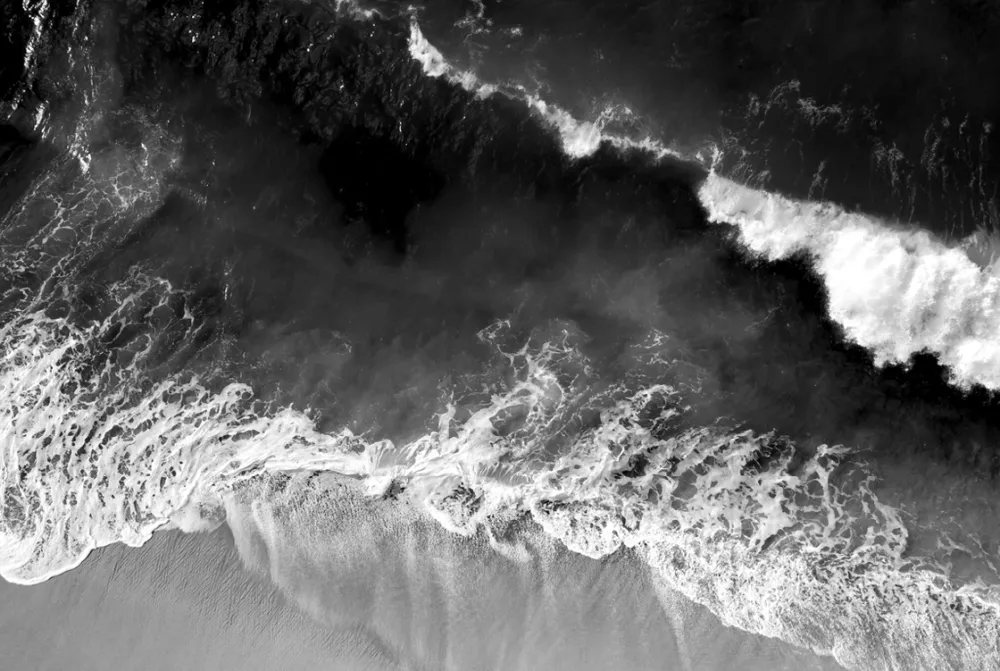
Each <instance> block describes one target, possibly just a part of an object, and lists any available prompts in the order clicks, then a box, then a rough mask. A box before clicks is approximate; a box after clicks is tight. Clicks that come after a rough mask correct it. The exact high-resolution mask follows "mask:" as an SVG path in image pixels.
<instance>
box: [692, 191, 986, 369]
mask: <svg viewBox="0 0 1000 671" xmlns="http://www.w3.org/2000/svg"><path fill="white" fill-rule="evenodd" d="M699 195H700V198H701V200H702V202H703V203H704V204H705V206H706V208H707V209H708V212H709V216H710V218H711V220H712V221H714V222H719V223H728V224H732V225H734V226H736V227H737V228H738V229H739V235H740V241H741V242H742V244H744V245H745V246H746V248H747V250H748V251H749V252H751V253H752V254H754V255H757V256H760V257H763V258H766V259H768V260H777V259H784V258H788V257H790V256H792V255H795V254H805V255H807V256H808V257H810V258H811V259H812V261H813V263H814V266H815V268H816V270H817V272H818V273H819V274H820V276H821V277H822V279H823V282H824V285H825V287H826V290H827V294H828V296H829V313H830V316H831V318H833V319H834V320H835V321H836V322H837V323H839V324H840V325H841V326H843V328H844V331H845V333H846V334H847V336H848V337H849V338H850V339H851V340H853V341H854V342H856V343H858V344H859V345H862V346H863V347H866V348H868V349H870V350H871V351H872V352H873V353H874V355H875V360H876V363H877V364H878V365H885V364H889V363H903V364H905V363H907V362H908V361H909V359H910V358H911V357H912V356H913V355H914V354H917V353H918V352H923V351H927V352H933V353H935V354H937V355H938V356H939V358H940V360H941V362H942V363H943V364H944V365H946V366H948V368H949V371H950V374H951V381H952V383H954V384H956V385H958V386H960V387H963V388H967V387H969V386H971V385H973V384H979V385H983V386H984V387H986V388H988V389H997V388H1000V344H998V341H997V337H996V334H997V333H1000V311H998V307H1000V278H998V277H997V276H996V275H995V274H993V273H991V272H983V271H982V270H981V269H980V267H979V266H977V265H976V264H975V263H974V262H973V261H972V260H970V258H969V256H968V255H967V254H966V252H965V251H964V250H962V249H961V248H958V247H949V246H947V245H945V244H944V243H942V242H941V241H940V240H937V239H935V238H934V237H933V236H932V235H931V234H930V233H928V232H926V231H922V230H919V229H903V228H898V227H890V226H887V225H886V224H885V223H883V222H881V221H878V220H876V219H874V218H872V217H868V216H866V215H863V214H854V213H850V212H846V211H844V210H843V209H841V208H839V207H837V206H836V205H833V204H829V203H813V202H800V201H795V200H792V199H789V198H784V197H782V196H779V195H775V194H770V193H766V192H763V191H757V190H755V189H751V188H748V187H745V186H741V185H739V184H736V183H735V182H732V181H730V180H727V179H725V178H724V177H720V176H718V175H715V174H712V175H710V176H709V177H708V179H707V180H706V181H705V183H704V184H703V185H702V187H701V189H700V191H699Z"/></svg>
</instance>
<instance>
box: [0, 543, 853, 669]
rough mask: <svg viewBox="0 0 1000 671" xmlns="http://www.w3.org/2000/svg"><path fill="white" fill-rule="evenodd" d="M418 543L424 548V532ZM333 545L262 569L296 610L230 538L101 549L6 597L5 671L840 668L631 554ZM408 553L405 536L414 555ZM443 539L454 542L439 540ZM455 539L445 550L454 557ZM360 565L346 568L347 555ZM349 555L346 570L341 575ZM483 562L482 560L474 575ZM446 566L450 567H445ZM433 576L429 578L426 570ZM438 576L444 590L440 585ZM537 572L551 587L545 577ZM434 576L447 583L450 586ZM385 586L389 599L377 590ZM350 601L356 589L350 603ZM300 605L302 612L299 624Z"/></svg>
mask: <svg viewBox="0 0 1000 671" xmlns="http://www.w3.org/2000/svg"><path fill="white" fill-rule="evenodd" d="M420 533H427V530H426V529H424V530H423V531H421V532H420ZM350 535H353V536H355V538H354V540H350V539H345V537H344V536H343V534H340V535H339V539H340V540H341V541H345V540H347V541H348V542H344V543H342V544H340V545H339V547H340V548H341V550H343V551H342V552H340V553H339V560H338V561H337V562H335V563H336V564H337V565H338V566H340V568H341V569H344V568H347V569H349V570H350V572H351V574H349V575H339V576H336V577H335V578H331V577H330V576H327V577H325V578H324V577H323V576H322V574H321V573H319V574H318V573H316V571H317V570H323V571H325V570H329V569H330V568H331V567H330V565H329V564H328V563H324V562H318V561H315V559H316V555H315V552H313V553H312V559H311V560H309V561H305V560H303V555H302V553H298V555H297V557H298V559H295V556H296V555H295V553H290V554H287V555H284V556H283V557H280V558H279V557H276V556H275V553H273V552H272V553H271V556H270V564H271V566H270V570H269V571H266V572H272V573H273V572H275V571H277V574H278V575H279V577H281V579H282V581H283V582H284V588H285V590H286V594H287V598H286V596H285V594H282V593H280V592H279V591H278V590H277V589H276V588H275V587H273V586H272V585H271V583H270V582H269V581H268V580H267V579H265V577H264V576H263V575H261V574H259V573H258V574H255V573H254V572H251V571H248V570H247V569H246V568H245V567H244V565H243V562H242V560H241V559H240V556H239V555H238V553H237V552H236V549H235V547H234V543H233V537H232V535H231V533H230V532H229V531H228V529H226V528H225V527H223V529H220V530H219V531H216V532H213V533H209V534H197V535H186V534H182V533H180V532H175V531H170V532H161V533H158V534H156V536H155V537H154V538H153V540H152V541H151V542H150V543H148V544H147V545H146V546H144V547H142V548H138V549H134V548H127V547H123V546H113V547H110V548H104V549H102V550H100V551H98V552H95V553H94V554H92V555H91V556H90V557H89V558H88V559H87V560H86V561H85V562H84V563H83V564H82V565H81V566H80V567H78V568H77V569H75V570H74V571H71V572H69V573H67V574H63V575H61V576H57V577H56V578H53V579H52V580H50V581H48V582H46V583H43V584H41V585H35V586H30V587H24V586H16V585H9V584H6V583H0V604H2V605H0V650H2V651H3V665H2V666H3V668H4V669H5V670H8V669H9V670H11V671H33V670H48V669H52V670H53V671H55V670H57V669H58V670H63V669H74V670H75V671H91V670H93V671H98V670H102V671H103V670H105V669H116V670H117V669H137V670H138V669H143V670H147V669H148V670H150V671H156V670H161V669H162V670H167V669H178V670H180V669H185V670H187V669H192V670H197V669H206V670H208V669H212V670H216V669H218V670H229V669H232V670H234V671H236V670H241V671H242V670H257V669H260V670H264V669H268V670H271V669H274V670H278V669H282V670H286V669H287V670H297V669H303V670H305V669H331V670H332V669H352V670H353V669H359V670H368V669H373V670H374V669H415V670H416V669H463V671H475V670H476V669H498V670H503V671H508V670H509V671H514V670H515V669H525V670H529V669H530V670H533V669H538V670H539V671H541V670H542V669H545V670H550V669H551V670H554V671H555V670H559V669H566V670H569V669H573V670H574V671H576V670H578V669H579V670H581V671H582V670H585V669H595V670H596V669H608V668H614V669H635V670H637V671H638V670H642V669H670V670H671V671H674V670H676V671H722V670H723V669H725V670H728V669H735V668H738V669H741V670H742V671H752V670H756V671H782V670H785V671H833V670H834V669H838V668H839V667H837V666H836V665H835V664H834V663H833V662H832V661H830V660H825V659H821V658H818V657H815V656H814V655H811V654H809V653H806V652H805V651H801V650H798V649H796V648H792V647H790V646H786V645H784V644H781V643H780V642H777V641H772V640H770V639H764V638H761V637H756V636H750V635H747V634H745V633H744V632H740V631H737V630H734V629H731V628H728V627H723V626H722V625H721V624H720V623H719V621H718V620H717V619H716V618H715V617H714V616H713V615H711V614H710V613H708V612H707V611H706V610H705V609H704V608H701V607H700V606H697V605H695V604H692V603H690V602H688V601H687V600H686V599H684V598H683V597H680V596H679V595H676V594H673V593H671V592H670V591H669V590H664V589H662V588H660V589H657V588H656V586H655V585H653V584H652V581H651V580H649V579H648V577H646V576H644V570H643V569H642V568H641V567H640V566H638V564H637V562H635V561H634V560H632V559H630V558H629V557H628V556H616V557H614V558H611V559H608V560H605V561H595V560H590V559H586V558H582V557H576V556H569V555H566V556H563V557H562V558H559V562H558V565H559V568H560V570H559V572H558V573H554V572H551V571H549V570H547V569H544V568H539V565H538V564H537V563H535V564H532V565H531V566H532V567H529V568H528V569H527V570H525V569H523V568H518V569H516V570H515V569H509V568H504V566H505V563H504V562H503V561H498V560H495V559H489V558H487V559H486V561H485V562H484V564H483V566H482V567H481V569H477V567H476V565H475V564H469V563H468V562H470V561H479V560H482V559H483V558H482V557H481V556H480V555H481V549H476V548H473V549H471V550H470V549H469V547H465V546H467V545H468V544H467V543H465V542H464V541H456V538H457V537H454V536H452V537H451V538H450V539H449V538H448V536H446V535H438V533H437V532H436V531H431V532H429V536H424V539H425V541H431V543H430V544H429V545H425V544H423V543H421V546H422V548H423V551H422V552H421V554H424V555H425V557H424V558H420V557H415V556H414V554H413V552H412V551H411V550H412V549H413V547H414V546H413V544H412V542H407V539H405V538H404V539H399V540H400V541H401V542H400V547H406V548H409V550H401V551H400V552H398V553H393V552H388V553H385V554H384V556H383V557H379V558H374V559H373V558H372V556H371V555H370V554H369V550H370V547H369V548H368V549H365V541H364V540H363V539H362V540H361V541H359V540H358V539H359V538H360V536H361V535H364V536H365V537H366V538H369V539H370V538H371V537H372V533H371V530H370V529H366V530H363V531H357V532H352V533H351V534H350ZM410 540H412V538H411V539H410ZM443 541H444V542H443ZM449 541H450V542H449ZM351 553H353V554H354V557H353V558H349V557H346V555H349V554H351ZM345 557H346V561H345ZM477 557H478V559H477ZM443 565H445V568H442V566H443ZM432 566H435V567H437V568H436V569H433V570H431V569H430V568H429V567H432ZM434 571H437V573H436V574H435V575H431V573H433V572H434ZM543 574H544V575H543ZM442 577H445V578H446V581H447V582H448V583H449V584H447V585H444V584H442ZM373 581H378V582H379V584H378V585H375V584H373ZM345 585H346V586H349V588H345ZM293 601H294V602H296V603H298V604H299V605H301V606H304V607H305V608H307V609H308V610H309V611H310V613H311V615H312V617H309V616H307V615H305V614H304V613H303V611H302V610H300V609H299V607H298V606H297V605H296V604H295V603H293Z"/></svg>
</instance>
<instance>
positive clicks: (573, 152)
mask: <svg viewBox="0 0 1000 671" xmlns="http://www.w3.org/2000/svg"><path fill="white" fill-rule="evenodd" d="M409 50H410V56H412V57H413V59H414V60H416V61H417V62H419V63H420V65H421V68H422V69H423V72H424V74H425V75H427V76H429V77H434V78H440V77H443V78H445V79H447V80H448V81H449V82H451V83H453V84H457V85H458V86H461V87H462V88H463V89H465V90H466V91H470V92H473V93H476V95H477V96H478V97H480V98H487V97H489V96H491V95H494V94H496V93H502V94H503V95H505V96H507V97H508V98H512V99H515V100H520V101H521V102H523V103H524V104H525V105H527V107H528V108H529V109H531V110H532V111H534V112H536V113H537V114H538V115H539V116H541V118H542V120H543V121H544V122H545V123H546V124H547V125H548V126H549V127H551V128H552V129H554V130H555V131H556V132H557V133H558V135H559V139H560V140H561V144H562V148H563V151H564V152H565V153H566V155H567V156H569V157H570V158H573V159H580V158H586V157H587V156H592V155H593V154H594V153H595V152H596V151H597V150H598V149H600V147H601V144H602V143H609V144H611V145H613V146H615V147H617V148H619V149H621V150H624V151H628V150H639V151H643V152H647V153H649V154H651V155H652V156H653V157H655V158H663V157H665V156H673V157H680V156H681V155H680V153H678V152H677V151H676V150H674V149H672V148H670V147H668V146H666V145H664V144H663V143H661V142H659V141H658V140H656V139H654V138H652V137H649V136H647V137H644V138H639V139H635V138H627V137H622V136H620V135H615V134H608V133H605V132H604V130H603V129H604V127H605V126H606V125H607V124H608V123H609V122H610V121H612V120H614V119H615V118H617V117H618V116H619V115H620V114H621V113H622V112H623V110H622V109H621V108H620V106H617V105H608V106H607V107H605V108H604V109H601V110H600V112H599V113H598V114H597V115H596V116H595V118H594V120H593V121H580V120H579V119H577V118H575V117H574V116H573V115H572V114H570V113H569V112H567V111H566V110H564V109H563V108H561V107H559V106H558V105H555V104H552V103H550V102H547V101H545V100H544V99H542V98H541V97H540V96H538V95H537V94H535V93H532V92H530V91H528V89H527V88H525V87H524V86H523V85H521V84H519V83H509V82H504V83H500V84H493V83H488V82H484V81H483V80H482V79H480V78H479V77H478V76H477V75H476V74H475V73H474V72H471V71H469V70H459V69H457V68H455V67H454V66H453V65H451V64H450V63H449V62H448V61H447V59H446V58H445V57H444V55H443V54H442V53H441V52H440V50H438V48H437V47H435V46H434V45H433V44H431V43H430V42H429V41H428V40H427V38H426V37H424V34H423V32H422V31H421V30H420V25H419V24H418V23H417V19H416V15H415V14H414V15H413V16H412V17H411V19H410V39H409ZM696 160H699V161H700V159H696Z"/></svg>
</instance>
